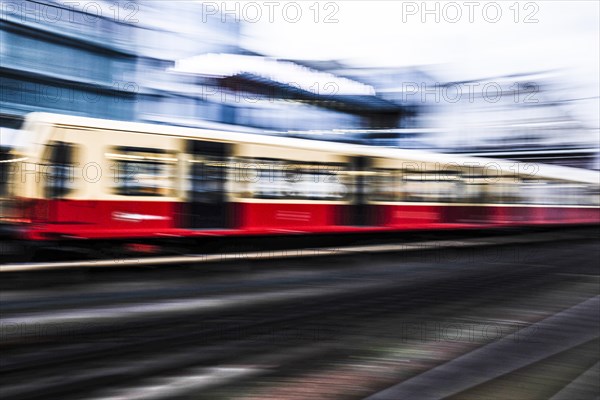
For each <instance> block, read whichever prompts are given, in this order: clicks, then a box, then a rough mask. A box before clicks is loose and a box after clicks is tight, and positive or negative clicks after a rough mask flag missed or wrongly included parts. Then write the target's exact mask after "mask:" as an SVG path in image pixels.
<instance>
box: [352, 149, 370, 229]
mask: <svg viewBox="0 0 600 400" xmlns="http://www.w3.org/2000/svg"><path fill="white" fill-rule="evenodd" d="M370 166H371V160H370V159H369V158H367V157H354V158H353V160H352V170H353V171H354V172H355V180H354V193H353V201H352V206H351V208H350V221H351V222H350V225H354V226H369V225H372V221H371V218H370V209H369V204H368V189H369V182H368V173H369V169H370Z"/></svg>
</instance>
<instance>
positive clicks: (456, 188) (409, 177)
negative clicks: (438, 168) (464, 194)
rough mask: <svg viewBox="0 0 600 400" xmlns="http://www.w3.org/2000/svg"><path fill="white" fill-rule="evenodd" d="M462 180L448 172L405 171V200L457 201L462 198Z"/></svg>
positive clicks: (403, 185)
mask: <svg viewBox="0 0 600 400" xmlns="http://www.w3.org/2000/svg"><path fill="white" fill-rule="evenodd" d="M460 184H461V182H460V180H458V178H457V177H456V176H455V175H453V174H450V175H448V174H447V173H444V174H438V173H435V172H433V171H429V172H428V173H422V172H415V171H404V173H403V175H402V192H403V200H404V201H408V202H450V203H451V202H457V201H459V200H460Z"/></svg>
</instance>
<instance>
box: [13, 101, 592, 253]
mask: <svg viewBox="0 0 600 400" xmlns="http://www.w3.org/2000/svg"><path fill="white" fill-rule="evenodd" d="M22 133H23V135H27V137H28V138H29V140H28V141H27V143H28V145H27V146H26V147H25V148H23V149H22V150H21V151H19V152H17V153H15V154H13V158H12V159H7V160H3V163H4V166H3V167H4V168H3V170H4V171H5V174H4V175H5V177H6V179H3V180H4V183H5V185H6V188H5V189H6V190H5V192H6V194H5V197H7V198H8V200H9V201H10V202H11V203H12V207H8V206H7V207H4V209H6V210H8V209H10V210H11V214H12V215H10V216H7V215H4V216H3V218H4V220H5V222H7V221H13V222H14V221H18V223H17V224H14V223H13V225H12V227H13V229H12V232H13V233H14V235H16V236H18V237H20V238H25V239H29V240H33V241H61V240H79V239H88V240H91V241H92V242H93V241H94V240H106V239H110V240H122V241H125V242H126V241H131V240H133V241H139V240H142V239H157V238H166V237H168V238H171V239H172V238H184V237H186V238H190V237H201V236H215V235H223V236H225V235H259V234H268V235H286V234H298V233H335V232H371V231H373V232H374V231H386V230H389V231H399V230H415V229H456V228H461V229H462V228H465V229H467V228H486V229H488V228H494V227H501V226H527V225H543V224H590V223H598V222H600V208H599V202H598V195H599V183H598V175H597V173H596V172H594V171H587V170H579V169H573V168H564V167H557V166H547V165H526V164H519V163H515V162H506V161H498V160H485V159H475V158H465V157H456V156H449V155H442V154H435V153H427V152H421V151H413V150H400V149H387V148H374V147H367V146H356V145H348V144H340V143H327V142H321V141H311V140H302V139H292V138H282V137H278V136H272V135H255V134H245V133H233V132H224V131H213V130H200V129H192V128H182V127H174V126H164V125H153V124H141V123H131V122H122V121H108V120H98V119H90V118H82V117H73V116H64V115H54V114H45V113H33V114H30V115H29V116H28V117H27V119H26V123H25V124H24V127H23V132H22ZM5 214H6V213H5Z"/></svg>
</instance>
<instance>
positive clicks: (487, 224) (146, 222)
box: [18, 200, 600, 241]
mask: <svg viewBox="0 0 600 400" xmlns="http://www.w3.org/2000/svg"><path fill="white" fill-rule="evenodd" d="M223 207H224V212H225V214H226V219H225V221H224V222H223V224H222V225H221V226H215V227H212V228H211V227H204V228H202V229H196V228H194V227H189V224H186V220H187V219H188V218H189V215H188V214H187V213H186V205H185V204H184V203H175V202H161V201H149V202H131V201H82V200H30V201H28V202H25V203H23V209H24V215H23V217H24V218H22V219H24V220H27V222H28V223H26V224H23V225H21V226H20V227H19V229H18V232H19V234H18V235H19V237H20V238H22V239H29V240H39V241H43V240H57V239H64V238H66V239H122V240H127V239H140V238H160V237H198V236H231V235H237V236H245V235H264V234H268V235H286V234H300V233H302V234H311V233H315V234H317V233H336V232H340V233H349V232H362V233H367V232H371V231H372V232H377V231H379V232H381V231H404V230H423V229H430V230H437V229H472V228H479V229H491V228H496V227H519V226H539V225H562V224H597V223H599V222H600V209H599V208H597V207H579V206H554V207H553V206H551V205H548V206H539V205H536V206H531V205H500V204H498V205H492V204H486V205H475V204H474V205H463V204H460V205H458V204H454V205H452V204H418V203H414V204H407V203H400V204H367V205H362V206H360V208H359V206H355V205H348V204H318V203H299V202H298V203H269V202H252V203H245V202H236V203H227V204H225V205H224V206H223Z"/></svg>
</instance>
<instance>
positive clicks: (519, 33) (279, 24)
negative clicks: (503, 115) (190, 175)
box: [239, 0, 600, 119]
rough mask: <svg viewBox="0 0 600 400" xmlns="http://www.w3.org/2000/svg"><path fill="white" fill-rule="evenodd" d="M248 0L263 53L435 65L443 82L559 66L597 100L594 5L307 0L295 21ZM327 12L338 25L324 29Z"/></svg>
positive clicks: (253, 36) (248, 28)
mask: <svg viewBox="0 0 600 400" xmlns="http://www.w3.org/2000/svg"><path fill="white" fill-rule="evenodd" d="M254 3H255V4H258V5H259V6H260V8H261V12H262V15H261V17H260V19H259V20H258V22H254V23H253V22H247V23H246V24H244V30H243V32H244V41H243V45H244V46H245V47H247V48H250V49H252V50H255V51H258V52H261V53H264V54H267V55H272V56H277V57H282V58H292V59H321V60H335V59H341V60H346V61H351V62H352V63H355V64H357V65H365V66H383V65H387V66H409V65H434V66H436V68H435V70H436V71H437V73H438V74H437V76H438V77H439V78H440V79H443V80H462V79H479V78H486V77H493V76H496V75H504V74H512V73H521V72H531V71H539V70H548V69H562V70H563V71H568V73H567V77H566V79H567V80H571V82H568V83H569V84H570V85H571V86H573V87H574V88H575V87H577V96H582V97H586V96H589V97H594V96H595V97H597V96H598V95H599V94H600V93H599V91H600V89H599V85H600V78H599V74H600V28H599V24H600V5H599V4H600V2H598V1H595V0H590V1H550V0H545V1H535V2H531V1H529V2H528V1H522V2H519V3H518V4H517V5H516V7H515V3H516V1H511V0H508V1H506V0H503V1H498V2H496V3H495V4H489V3H493V2H488V1H479V2H477V3H479V4H478V5H474V6H469V5H467V3H468V2H467V1H456V2H453V3H454V4H453V5H448V3H449V2H437V1H428V2H427V3H426V7H427V9H428V10H433V13H431V14H428V15H424V13H423V11H424V9H423V2H421V1H418V2H407V1H336V2H330V3H334V4H333V5H332V4H327V3H328V2H320V3H319V4H318V7H315V1H312V0H309V1H298V2H297V4H298V5H300V9H301V12H302V15H301V17H300V18H297V17H296V15H297V13H296V11H297V7H295V6H288V7H287V8H286V14H284V10H283V8H284V7H285V3H286V2H277V3H279V5H277V6H273V8H270V7H271V6H268V5H266V3H265V2H261V1H257V2H254ZM436 3H438V5H437V7H438V8H437V9H438V10H439V11H438V12H435V7H436ZM239 4H240V11H241V13H242V15H243V14H245V16H246V17H247V18H246V19H250V20H252V19H258V18H256V17H255V16H256V12H255V9H253V8H252V7H251V6H245V4H247V2H246V3H244V2H241V3H239ZM496 5H498V6H499V7H496ZM244 7H246V8H244ZM311 7H312V8H311ZM316 8H319V14H318V15H316V13H315V9H316ZM484 8H485V10H484ZM498 8H499V9H500V10H501V13H502V14H501V16H498V15H497V13H496V12H497V9H498ZM517 9H518V14H517V13H516V10H517ZM458 12H460V13H461V16H460V18H458ZM243 16H244V15H243ZM243 16H242V17H243ZM328 16H329V18H328V20H329V21H335V20H337V22H332V23H326V22H325V20H326V19H327V17H328ZM436 17H438V18H439V22H436V21H435V18H436ZM423 18H426V20H425V22H423V20H422V19H423ZM269 19H271V20H272V21H273V22H270V20H269ZM295 19H297V20H298V21H297V22H295V23H293V22H292V21H293V20H295ZM315 19H316V20H317V22H315ZM470 19H472V22H471V21H470ZM515 19H516V20H517V21H518V22H515ZM452 20H458V22H455V23H452V22H451V21H452ZM494 20H496V21H497V22H495V23H494V22H492V21H494ZM525 21H529V23H526V22H525ZM536 21H537V22H536ZM595 119H597V118H595Z"/></svg>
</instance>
